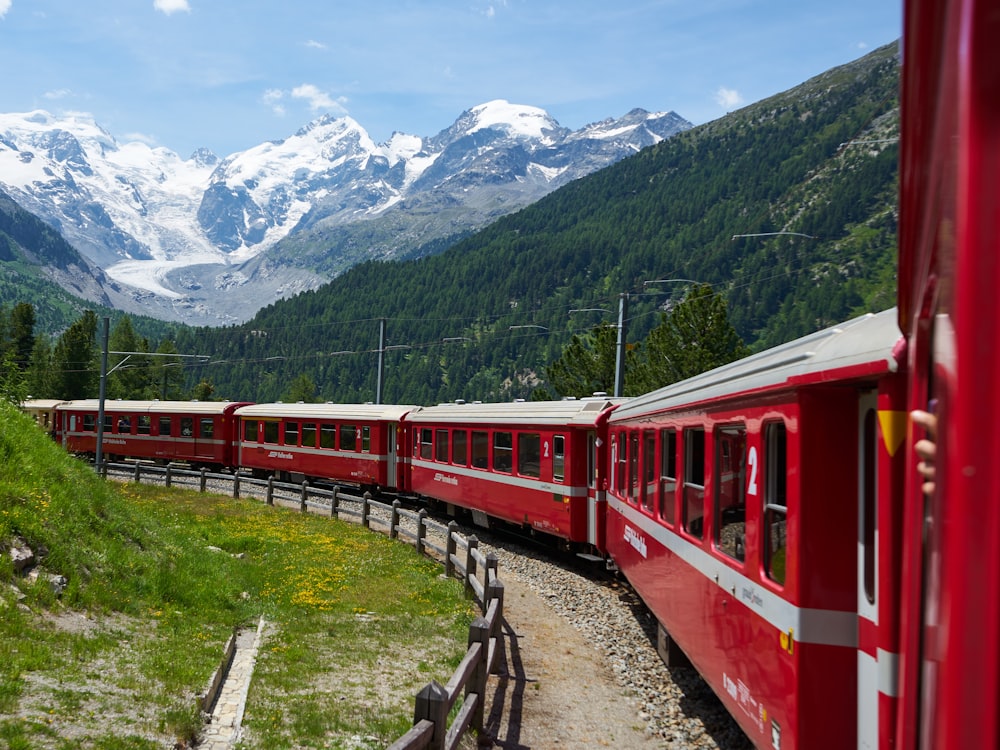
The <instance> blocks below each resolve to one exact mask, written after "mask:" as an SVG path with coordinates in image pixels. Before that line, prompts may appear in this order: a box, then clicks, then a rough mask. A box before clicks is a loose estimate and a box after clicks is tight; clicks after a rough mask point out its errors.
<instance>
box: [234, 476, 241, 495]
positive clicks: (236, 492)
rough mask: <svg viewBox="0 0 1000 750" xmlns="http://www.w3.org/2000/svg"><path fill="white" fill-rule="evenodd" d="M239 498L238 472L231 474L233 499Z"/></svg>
mask: <svg viewBox="0 0 1000 750" xmlns="http://www.w3.org/2000/svg"><path fill="white" fill-rule="evenodd" d="M239 496H240V475H239V472H237V473H235V474H233V498H234V499H235V498H238V497H239Z"/></svg>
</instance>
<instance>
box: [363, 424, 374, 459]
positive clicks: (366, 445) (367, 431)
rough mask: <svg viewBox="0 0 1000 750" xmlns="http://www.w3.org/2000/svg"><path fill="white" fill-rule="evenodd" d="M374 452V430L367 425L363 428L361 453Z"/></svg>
mask: <svg viewBox="0 0 1000 750" xmlns="http://www.w3.org/2000/svg"><path fill="white" fill-rule="evenodd" d="M371 450H372V428H371V426H370V425H365V426H364V427H362V428H361V452H362V453H371Z"/></svg>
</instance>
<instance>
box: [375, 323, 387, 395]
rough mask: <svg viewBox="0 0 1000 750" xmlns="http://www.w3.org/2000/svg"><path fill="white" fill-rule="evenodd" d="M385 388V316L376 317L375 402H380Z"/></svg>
mask: <svg viewBox="0 0 1000 750" xmlns="http://www.w3.org/2000/svg"><path fill="white" fill-rule="evenodd" d="M384 388H385V318H379V319H378V381H377V382H376V383H375V403H376V404H381V403H382V392H383V389H384Z"/></svg>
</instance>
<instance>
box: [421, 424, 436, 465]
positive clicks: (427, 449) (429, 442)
mask: <svg viewBox="0 0 1000 750" xmlns="http://www.w3.org/2000/svg"><path fill="white" fill-rule="evenodd" d="M433 441H434V430H432V429H431V428H430V427H424V428H423V429H422V430H420V457H421V458H426V459H427V460H428V461H430V460H431V456H432V455H433V454H432V452H431V451H432V450H433V446H434V442H433Z"/></svg>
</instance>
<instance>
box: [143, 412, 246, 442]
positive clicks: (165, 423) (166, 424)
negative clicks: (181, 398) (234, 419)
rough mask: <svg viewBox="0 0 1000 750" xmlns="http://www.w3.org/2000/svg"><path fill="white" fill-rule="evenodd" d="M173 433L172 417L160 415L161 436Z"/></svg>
mask: <svg viewBox="0 0 1000 750" xmlns="http://www.w3.org/2000/svg"><path fill="white" fill-rule="evenodd" d="M256 427H257V425H256V423H254V429H256ZM172 434H173V432H172V431H171V421H170V417H160V436H161V437H163V436H169V435H172ZM256 439H257V435H256V434H254V440H256Z"/></svg>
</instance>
